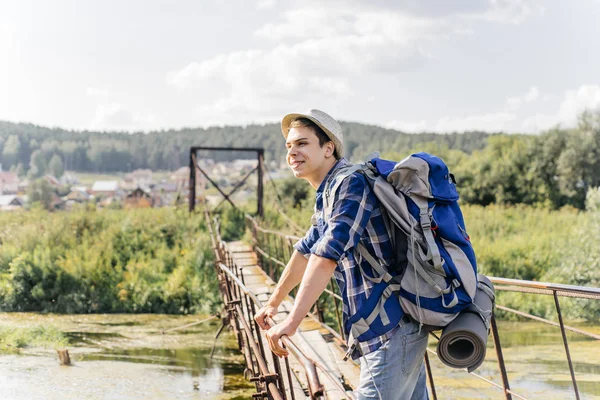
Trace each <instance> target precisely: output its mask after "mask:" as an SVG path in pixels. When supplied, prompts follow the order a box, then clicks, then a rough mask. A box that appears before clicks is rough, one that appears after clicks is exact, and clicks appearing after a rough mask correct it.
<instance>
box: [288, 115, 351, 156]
mask: <svg viewBox="0 0 600 400" xmlns="http://www.w3.org/2000/svg"><path fill="white" fill-rule="evenodd" d="M298 118H306V119H308V120H311V121H312V122H314V123H315V124H316V125H317V126H318V127H319V128H321V129H322V130H323V132H325V134H326V135H327V137H328V138H329V140H331V141H332V142H333V144H334V146H335V153H336V154H337V155H338V158H341V157H343V156H344V146H343V144H342V142H341V141H340V140H339V139H338V138H337V136H335V135H334V134H333V133H331V131H330V130H329V129H327V128H326V127H324V126H323V125H322V124H321V123H320V122H319V120H317V119H316V118H315V117H313V116H312V115H308V114H302V113H293V114H288V115H286V116H285V117H283V119H282V120H281V133H282V134H283V137H284V138H286V139H287V137H288V134H289V133H290V125H291V124H292V122H293V121H295V120H296V119H298Z"/></svg>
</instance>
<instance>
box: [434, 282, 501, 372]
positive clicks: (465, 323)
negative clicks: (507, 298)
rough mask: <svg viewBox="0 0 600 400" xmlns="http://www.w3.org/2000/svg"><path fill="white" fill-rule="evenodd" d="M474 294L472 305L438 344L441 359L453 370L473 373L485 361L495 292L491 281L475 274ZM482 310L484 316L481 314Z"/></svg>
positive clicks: (445, 329)
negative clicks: (458, 369) (465, 370)
mask: <svg viewBox="0 0 600 400" xmlns="http://www.w3.org/2000/svg"><path fill="white" fill-rule="evenodd" d="M477 281H478V285H477V292H476V294H475V299H474V301H473V303H474V304H475V305H476V306H477V307H475V306H473V305H471V306H470V307H469V308H467V309H465V310H464V311H462V312H461V313H460V314H459V315H458V317H456V318H455V319H454V321H452V322H450V323H449V324H448V325H447V326H446V327H445V328H444V330H443V331H442V335H441V336H440V340H439V342H438V345H437V354H438V357H439V358H440V360H441V361H442V362H443V363H444V364H446V365H447V366H449V367H452V368H466V369H467V371H469V372H472V371H474V370H476V369H477V368H478V367H479V366H480V365H481V363H482V362H483V360H484V359H485V351H486V345H487V338H488V335H489V332H490V330H489V327H490V322H491V319H492V313H493V309H494V301H495V291H494V285H492V282H490V280H489V279H488V278H487V277H486V276H485V275H482V274H478V275H477ZM480 310H481V311H483V313H481V312H480Z"/></svg>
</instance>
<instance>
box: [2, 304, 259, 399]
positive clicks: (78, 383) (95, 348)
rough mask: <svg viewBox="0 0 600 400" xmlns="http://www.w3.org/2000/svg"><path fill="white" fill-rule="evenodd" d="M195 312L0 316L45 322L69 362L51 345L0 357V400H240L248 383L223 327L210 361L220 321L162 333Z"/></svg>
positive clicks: (13, 322) (6, 321) (11, 322)
mask: <svg viewBox="0 0 600 400" xmlns="http://www.w3.org/2000/svg"><path fill="white" fill-rule="evenodd" d="M197 319H198V317H178V316H167V315H84V316H79V315H77V316H72V315H68V316H57V315H47V316H42V315H38V314H0V324H2V325H3V326H7V325H8V326H20V327H23V326H35V325H39V324H52V325H54V326H57V327H58V328H59V329H60V330H62V331H65V332H67V336H68V338H69V342H70V345H69V346H68V347H67V348H68V349H69V353H70V355H71V360H72V361H73V364H74V365H73V366H69V367H67V366H60V365H59V363H58V358H57V356H56V352H55V351H54V350H52V349H44V348H26V349H24V350H21V351H20V352H19V353H18V354H15V353H13V354H0V399H3V400H4V399H6V400H8V399H19V400H20V399H246V398H250V397H251V394H252V393H253V389H254V386H253V385H250V384H249V383H248V382H246V381H245V380H244V378H243V360H242V357H241V355H240V354H239V352H238V350H237V344H236V342H235V340H234V338H233V337H232V335H231V334H230V333H229V332H227V331H224V332H223V333H222V337H221V338H220V339H219V340H218V341H217V347H216V350H215V356H214V357H213V358H212V359H211V358H210V351H211V347H212V343H213V337H214V335H215V333H216V331H217V329H218V327H219V324H220V321H219V320H213V321H211V322H208V323H203V324H201V325H197V326H194V327H191V328H186V330H181V331H176V332H171V333H167V334H162V333H161V332H162V331H163V330H166V329H169V328H172V327H175V326H181V325H184V324H187V323H190V322H194V321H195V320H197Z"/></svg>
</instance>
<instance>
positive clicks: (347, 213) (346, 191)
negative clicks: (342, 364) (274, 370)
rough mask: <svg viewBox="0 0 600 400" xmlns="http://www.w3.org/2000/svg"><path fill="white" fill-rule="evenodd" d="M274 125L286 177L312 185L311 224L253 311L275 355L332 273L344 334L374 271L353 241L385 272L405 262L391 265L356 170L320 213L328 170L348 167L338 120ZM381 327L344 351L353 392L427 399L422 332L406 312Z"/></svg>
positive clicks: (369, 195) (377, 214)
mask: <svg viewBox="0 0 600 400" xmlns="http://www.w3.org/2000/svg"><path fill="white" fill-rule="evenodd" d="M281 130H282V133H283V136H284V137H285V138H286V147H287V157H286V158H287V163H288V165H289V166H290V168H291V169H292V172H293V173H294V176H295V177H296V178H300V179H305V180H307V181H308V182H309V183H310V185H311V186H312V187H313V188H315V189H317V193H316V203H315V216H314V217H313V226H312V227H311V228H310V229H309V230H308V232H307V233H306V235H305V236H304V238H302V239H301V240H300V241H298V243H296V244H295V246H294V248H295V251H294V253H293V254H292V256H291V258H290V261H289V262H288V264H287V266H286V268H285V270H284V272H283V274H282V276H281V279H280V280H279V282H278V284H277V286H276V288H275V291H274V292H273V294H272V295H271V297H270V298H269V300H268V302H267V303H266V305H265V306H264V307H263V308H262V309H260V310H259V311H258V312H257V313H256V315H255V317H254V318H255V320H256V322H257V323H258V324H259V326H260V327H261V328H262V329H265V330H268V331H267V333H266V337H267V341H268V343H269V347H270V348H271V350H272V351H273V352H274V353H275V354H276V355H278V356H287V355H288V353H287V351H286V350H285V349H283V348H282V347H281V345H280V343H279V339H280V338H281V336H283V335H287V336H292V335H293V334H294V333H295V332H296V329H297V328H298V325H300V322H301V321H302V319H303V318H304V317H305V316H306V315H307V313H308V312H309V310H310V309H311V307H312V306H313V304H314V303H315V302H316V301H317V299H318V298H319V296H320V295H321V293H322V292H323V290H324V289H325V287H326V285H327V283H328V282H329V280H330V279H331V277H332V276H334V275H335V278H336V280H337V282H338V285H339V288H340V293H341V296H342V298H343V305H344V307H343V316H344V326H345V327H346V330H347V331H346V332H345V334H346V337H348V336H349V334H350V328H349V324H348V323H347V321H348V319H349V318H350V317H352V316H353V315H354V314H356V312H357V310H360V308H361V307H362V306H363V305H364V304H365V303H366V301H367V298H368V297H369V295H370V294H371V291H372V289H373V286H374V284H375V283H374V281H376V279H374V278H376V277H377V275H378V274H377V272H375V271H374V270H373V268H372V267H371V266H370V264H369V262H368V261H367V260H365V259H364V258H363V257H361V256H360V254H359V253H358V251H357V246H358V244H359V243H360V244H361V245H363V246H364V247H365V248H366V249H367V251H368V253H369V254H370V255H372V256H373V257H374V258H375V259H376V260H377V262H379V263H380V264H381V265H383V266H385V267H386V269H388V270H392V271H393V270H394V269H395V268H396V269H398V268H404V267H405V266H400V267H399V266H394V265H393V264H394V262H393V254H394V252H393V248H392V245H391V242H390V237H389V236H388V233H387V229H386V225H385V222H384V220H383V219H382V215H381V209H380V206H379V203H378V201H377V199H376V197H375V194H374V193H373V192H372V191H371V189H370V187H369V185H368V183H367V181H366V179H365V178H364V176H363V175H361V174H360V173H358V172H356V173H353V174H351V175H349V176H348V177H346V178H345V179H343V181H342V182H341V184H340V185H339V187H338V189H337V190H336V191H335V193H331V195H330V196H331V198H332V201H333V207H332V208H331V214H330V215H324V213H325V211H324V207H323V193H324V191H325V190H326V189H330V188H332V187H333V184H332V183H333V181H334V180H335V172H336V171H337V170H338V169H339V168H342V167H344V166H346V165H348V162H347V161H346V160H345V159H344V158H343V156H344V147H343V136H342V129H341V127H340V125H339V123H338V122H337V121H336V120H335V119H333V118H332V117H331V116H329V115H328V114H326V113H324V112H322V111H319V110H310V111H309V112H307V113H304V114H288V115H286V116H285V117H284V118H283V120H282V123H281ZM330 178H333V179H331V182H330ZM396 272H400V271H396ZM298 284H300V289H299V290H298V294H297V296H296V299H295V302H294V306H293V308H292V311H291V312H290V313H289V314H288V316H287V317H286V318H285V320H284V321H283V322H281V323H280V324H277V325H275V326H269V325H268V324H267V322H266V320H265V318H266V317H267V316H269V317H273V316H275V315H276V314H277V308H278V307H279V305H280V304H281V302H282V301H283V299H284V298H285V296H286V295H287V294H288V293H289V292H290V291H291V290H292V289H293V288H294V287H295V286H296V285H298ZM396 304H397V305H396V306H397V307H400V306H399V304H398V303H397V302H396ZM386 307H387V305H386ZM385 330H386V331H385V332H383V334H380V335H379V336H376V337H374V338H372V339H370V340H366V341H363V342H359V343H358V346H357V348H356V349H355V350H354V351H353V352H352V354H351V356H352V358H353V359H358V358H360V366H361V374H360V384H359V388H358V389H357V395H358V398H359V399H383V400H394V399H398V400H401V399H402V400H404V399H415V400H421V399H427V398H428V396H427V388H426V385H425V368H424V365H423V356H424V353H425V348H426V346H427V333H426V331H425V330H420V329H419V325H418V324H417V323H415V322H414V321H412V320H411V319H409V318H408V317H407V316H405V317H403V318H402V320H401V321H400V323H397V324H392V323H390V324H389V327H386V328H385ZM380 333H381V332H380Z"/></svg>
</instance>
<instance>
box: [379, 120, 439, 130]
mask: <svg viewBox="0 0 600 400" xmlns="http://www.w3.org/2000/svg"><path fill="white" fill-rule="evenodd" d="M384 126H385V127H386V128H389V129H396V130H399V131H402V132H406V133H419V132H425V131H427V130H428V124H427V121H425V120H424V119H422V120H420V121H399V120H392V121H389V122H388V123H386V124H385V125H384Z"/></svg>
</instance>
